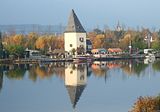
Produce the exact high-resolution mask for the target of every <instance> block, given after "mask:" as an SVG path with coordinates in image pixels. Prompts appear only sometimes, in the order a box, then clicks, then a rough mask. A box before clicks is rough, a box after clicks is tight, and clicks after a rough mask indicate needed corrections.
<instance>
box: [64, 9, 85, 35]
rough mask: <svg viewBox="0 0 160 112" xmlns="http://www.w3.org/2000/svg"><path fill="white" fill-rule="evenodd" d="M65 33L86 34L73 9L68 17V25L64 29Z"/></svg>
mask: <svg viewBox="0 0 160 112" xmlns="http://www.w3.org/2000/svg"><path fill="white" fill-rule="evenodd" d="M65 32H78V33H85V32H86V31H85V30H84V28H83V26H82V25H81V23H80V21H79V19H78V17H77V15H76V14H75V12H74V10H73V9H72V11H71V14H70V16H69V20H68V25H67V27H66V30H65Z"/></svg>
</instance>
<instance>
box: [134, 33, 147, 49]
mask: <svg viewBox="0 0 160 112" xmlns="http://www.w3.org/2000/svg"><path fill="white" fill-rule="evenodd" d="M132 46H133V47H134V48H139V49H145V48H147V44H146V43H145V42H144V39H143V38H142V37H140V35H136V36H135V37H134V39H133V41H132Z"/></svg>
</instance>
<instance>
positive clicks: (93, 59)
mask: <svg viewBox="0 0 160 112" xmlns="http://www.w3.org/2000/svg"><path fill="white" fill-rule="evenodd" d="M157 58H160V56H157V57H156V59H157ZM131 59H145V57H104V58H93V57H92V58H83V59H79V58H76V59H75V58H61V59H50V58H44V59H43V58H42V59H29V58H28V59H19V60H14V59H0V64H13V63H33V64H34V63H43V62H93V61H111V60H131Z"/></svg>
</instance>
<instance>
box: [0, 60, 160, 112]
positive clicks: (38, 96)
mask: <svg viewBox="0 0 160 112" xmlns="http://www.w3.org/2000/svg"><path fill="white" fill-rule="evenodd" d="M159 85H160V60H156V61H154V62H149V61H148V60H115V61H103V62H98V61H95V62H93V63H69V62H66V63H65V62H61V63H58V62H57V63H41V64H14V65H1V66H0V111H1V112H128V111H129V110H131V109H132V106H133V104H134V103H135V101H136V100H137V98H138V97H140V96H156V95H159V94H160V86H159Z"/></svg>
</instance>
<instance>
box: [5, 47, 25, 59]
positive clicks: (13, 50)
mask: <svg viewBox="0 0 160 112" xmlns="http://www.w3.org/2000/svg"><path fill="white" fill-rule="evenodd" d="M6 50H7V51H8V53H9V54H10V55H15V56H16V57H18V59H19V58H20V57H23V55H24V51H25V48H24V47H23V46H21V45H8V46H7V47H6Z"/></svg>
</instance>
